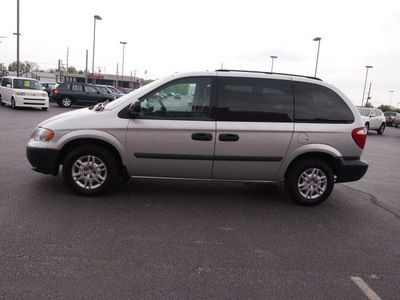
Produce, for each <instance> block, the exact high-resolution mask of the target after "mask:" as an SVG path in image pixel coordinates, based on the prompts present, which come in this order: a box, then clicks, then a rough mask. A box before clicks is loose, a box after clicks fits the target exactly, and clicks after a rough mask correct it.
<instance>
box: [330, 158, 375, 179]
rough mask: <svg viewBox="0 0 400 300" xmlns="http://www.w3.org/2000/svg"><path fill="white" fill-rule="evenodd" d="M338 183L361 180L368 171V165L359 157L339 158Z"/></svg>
mask: <svg viewBox="0 0 400 300" xmlns="http://www.w3.org/2000/svg"><path fill="white" fill-rule="evenodd" d="M336 166H337V172H336V176H337V178H336V182H350V181H357V180H360V179H361V178H362V177H363V176H364V175H365V173H366V172H367V170H368V166H369V165H368V163H367V162H366V161H363V160H361V159H360V158H359V157H339V158H337V159H336Z"/></svg>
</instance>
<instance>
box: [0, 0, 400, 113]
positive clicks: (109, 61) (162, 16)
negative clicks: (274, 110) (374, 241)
mask: <svg viewBox="0 0 400 300" xmlns="http://www.w3.org/2000/svg"><path fill="white" fill-rule="evenodd" d="M0 11H1V14H0V37H2V38H0V42H1V43H0V63H4V64H5V65H6V66H8V65H9V64H10V63H11V62H13V61H16V60H17V59H16V57H17V42H16V41H17V38H16V35H13V33H16V32H17V0H9V1H2V3H1V4H0ZM94 15H99V16H101V18H102V20H98V21H96V45H95V62H94V65H95V71H97V70H98V68H100V69H101V71H102V72H103V73H104V72H105V73H107V74H116V72H117V65H118V73H119V74H121V71H122V60H123V56H124V64H123V66H124V76H128V77H129V76H130V75H131V73H133V74H134V72H135V71H134V70H136V76H138V77H142V78H146V76H147V78H148V79H156V78H160V77H163V76H166V75H170V74H171V73H175V72H186V71H204V70H216V69H220V68H221V67H223V68H225V69H234V70H254V71H266V72H270V71H271V63H272V59H271V56H277V57H278V58H276V59H275V60H274V66H273V71H274V72H279V73H289V74H299V75H307V76H314V74H315V68H316V62H317V50H318V42H316V41H314V40H313V39H314V38H315V37H321V41H320V51H319V57H318V69H317V77H319V78H321V79H322V80H323V81H325V82H328V83H330V84H333V85H335V86H336V87H337V88H339V89H340V90H342V91H343V92H344V93H345V94H346V95H347V96H348V97H349V98H350V99H351V100H352V102H353V103H354V104H355V105H361V102H362V99H363V92H364V86H366V89H365V96H364V99H366V97H367V93H368V90H369V87H371V93H370V96H371V99H370V101H371V103H372V104H373V105H374V106H379V105H381V104H386V105H389V104H390V105H392V106H394V107H400V80H399V78H400V1H398V0H380V1H376V0H374V1H371V0H356V1H355V0H336V1H324V0H316V1H314V0H301V1H299V0H280V1H269V0H246V1H243V0H241V1H237V0H202V1H191V0H186V1H183V0H168V1H167V0H140V1H137V0H113V1H104V0H96V1H93V0H80V1H78V0H68V1H65V0H64V1H61V0H20V30H19V31H20V34H21V35H20V61H29V62H34V63H35V64H37V65H38V66H39V68H40V69H43V70H48V69H52V68H53V69H55V68H57V64H58V60H59V59H61V60H62V61H63V63H64V64H65V65H66V64H67V58H68V65H69V66H74V67H75V68H76V69H77V70H84V69H85V66H86V50H87V51H88V68H89V71H90V70H91V68H92V59H93V33H94ZM120 42H126V43H127V44H126V45H125V52H124V51H123V50H124V47H123V45H122V44H120ZM123 53H124V55H123ZM367 65H368V66H373V68H371V69H369V71H368V77H367V81H366V75H367V74H366V73H367V69H366V66H367ZM146 70H147V74H145V71H146ZM365 83H366V84H365ZM391 91H392V92H391ZM364 103H365V100H364Z"/></svg>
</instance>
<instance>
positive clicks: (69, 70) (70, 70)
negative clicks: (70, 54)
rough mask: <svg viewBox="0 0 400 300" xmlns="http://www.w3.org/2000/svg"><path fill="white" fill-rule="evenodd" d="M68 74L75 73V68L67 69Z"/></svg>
mask: <svg viewBox="0 0 400 300" xmlns="http://www.w3.org/2000/svg"><path fill="white" fill-rule="evenodd" d="M68 73H77V71H76V68H75V67H73V66H71V67H68Z"/></svg>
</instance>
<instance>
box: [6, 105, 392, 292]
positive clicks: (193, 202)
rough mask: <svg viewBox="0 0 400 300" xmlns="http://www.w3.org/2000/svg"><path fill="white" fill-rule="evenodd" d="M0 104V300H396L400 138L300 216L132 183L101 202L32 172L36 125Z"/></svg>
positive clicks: (33, 118) (278, 198)
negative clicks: (30, 148)
mask: <svg viewBox="0 0 400 300" xmlns="http://www.w3.org/2000/svg"><path fill="white" fill-rule="evenodd" d="M50 105H51V107H50V108H49V110H48V111H41V110H35V109H18V110H12V109H11V108H10V107H0V124H1V129H2V130H1V132H0V141H1V146H0V153H1V154H0V182H1V185H0V186H1V189H0V193H1V196H0V199H1V200H0V224H1V227H0V299H290V298H292V299H399V295H400V284H399V283H400V271H399V266H400V246H399V245H400V244H399V241H400V204H399V203H400V200H399V199H400V197H399V195H400V186H399V182H400V172H399V170H400V151H399V147H400V129H397V128H387V129H386V132H385V133H384V134H383V135H382V136H381V135H377V134H376V133H375V132H371V133H370V134H369V135H368V139H367V145H366V149H365V151H364V155H363V159H364V160H366V161H368V162H369V164H370V168H369V170H368V173H367V174H366V176H365V177H364V178H363V179H362V180H360V181H358V182H354V183H346V184H337V185H336V186H335V189H334V191H333V193H332V196H331V197H330V199H329V200H328V201H327V202H325V203H323V204H322V205H320V206H317V207H300V206H297V205H295V204H294V203H293V202H292V201H291V200H290V199H289V198H287V196H286V195H285V193H284V191H283V188H282V186H280V185H275V184H264V185H261V184H251V185H244V184H237V183H205V182H200V183H199V182H191V181H187V182H186V181H185V182H178V181H162V180H131V181H129V182H127V183H123V182H120V183H119V184H118V187H117V189H116V191H114V193H112V194H108V195H106V196H103V197H98V198H85V197H80V196H77V195H75V194H73V193H72V192H71V191H70V190H69V189H68V188H67V187H66V186H65V185H64V183H63V180H62V177H61V176H57V177H54V176H50V175H43V174H40V173H36V172H34V171H32V170H31V169H30V165H29V163H28V161H27V160H26V156H25V145H26V143H27V141H28V139H29V136H30V134H31V132H32V130H33V129H34V127H35V126H36V124H37V123H39V122H40V121H42V120H44V119H46V118H48V117H50V116H52V115H55V114H59V113H62V112H65V111H69V110H70V109H63V108H60V107H58V106H57V105H56V104H54V103H51V104H50Z"/></svg>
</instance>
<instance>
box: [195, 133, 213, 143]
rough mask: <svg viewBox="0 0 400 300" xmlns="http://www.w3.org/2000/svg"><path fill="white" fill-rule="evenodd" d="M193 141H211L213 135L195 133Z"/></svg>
mask: <svg viewBox="0 0 400 300" xmlns="http://www.w3.org/2000/svg"><path fill="white" fill-rule="evenodd" d="M192 140H194V141H211V140H212V134H211V133H193V134H192Z"/></svg>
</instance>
